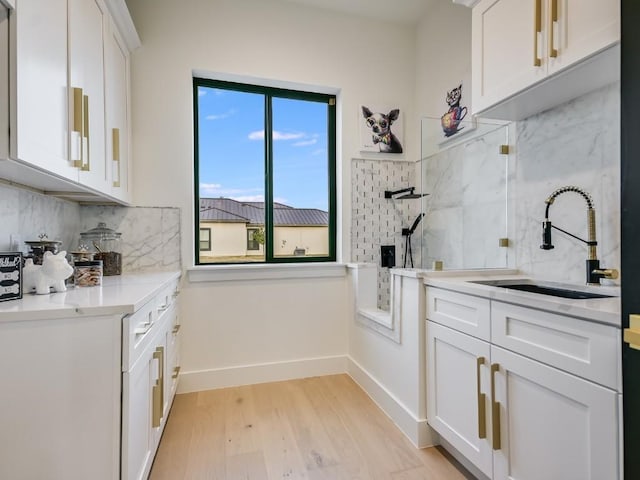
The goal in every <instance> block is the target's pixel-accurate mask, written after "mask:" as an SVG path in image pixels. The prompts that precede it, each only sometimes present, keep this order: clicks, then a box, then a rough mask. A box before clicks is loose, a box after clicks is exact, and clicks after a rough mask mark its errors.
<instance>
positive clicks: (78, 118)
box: [71, 87, 84, 168]
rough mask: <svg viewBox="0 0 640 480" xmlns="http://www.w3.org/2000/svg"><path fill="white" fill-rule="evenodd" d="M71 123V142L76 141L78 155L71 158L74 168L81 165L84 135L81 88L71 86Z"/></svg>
mask: <svg viewBox="0 0 640 480" xmlns="http://www.w3.org/2000/svg"><path fill="white" fill-rule="evenodd" d="M72 95H73V122H72V123H73V125H72V127H71V132H72V133H73V134H74V135H72V137H71V138H72V140H71V142H72V143H76V148H77V153H78V155H74V158H72V161H73V166H74V167H76V168H81V167H82V153H83V137H84V120H83V118H82V116H83V113H84V108H83V99H84V96H83V94H82V89H81V88H77V87H73V88H72Z"/></svg>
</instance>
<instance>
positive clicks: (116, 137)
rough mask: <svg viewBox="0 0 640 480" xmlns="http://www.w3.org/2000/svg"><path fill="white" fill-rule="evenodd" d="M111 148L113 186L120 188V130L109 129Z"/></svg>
mask: <svg viewBox="0 0 640 480" xmlns="http://www.w3.org/2000/svg"><path fill="white" fill-rule="evenodd" d="M111 148H112V150H113V174H114V175H113V178H114V180H113V186H114V187H119V186H120V129H119V128H112V129H111Z"/></svg>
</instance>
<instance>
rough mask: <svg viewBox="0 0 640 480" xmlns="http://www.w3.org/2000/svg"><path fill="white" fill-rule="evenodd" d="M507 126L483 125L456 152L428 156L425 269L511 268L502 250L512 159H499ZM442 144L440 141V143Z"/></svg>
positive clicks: (427, 122) (429, 127)
mask: <svg viewBox="0 0 640 480" xmlns="http://www.w3.org/2000/svg"><path fill="white" fill-rule="evenodd" d="M508 128H509V127H508V126H498V125H495V124H486V125H478V128H477V130H475V131H473V132H470V133H471V134H470V135H469V134H467V135H465V136H462V137H461V138H460V140H459V141H458V142H457V143H456V144H455V145H453V146H451V147H448V148H444V149H438V148H437V147H436V146H435V144H434V145H430V144H431V143H434V142H433V141H430V142H429V145H423V151H434V152H437V153H432V154H430V155H428V156H426V157H425V158H423V160H422V168H421V170H422V177H423V178H422V183H423V185H424V187H423V188H424V191H425V192H428V193H429V196H428V197H426V201H425V214H426V215H425V217H424V222H423V228H422V235H423V250H422V258H423V260H424V263H423V267H424V268H431V266H432V264H433V262H434V261H435V260H440V261H442V262H443V265H444V268H445V269H447V270H450V269H469V268H499V267H507V266H508V263H509V257H508V254H509V250H510V249H507V248H504V247H500V246H499V239H500V238H503V237H508V234H507V227H508V225H507V185H508V183H507V178H508V176H509V174H508V171H509V170H512V169H511V166H510V165H511V164H512V163H513V158H512V156H511V155H509V156H507V155H502V154H500V153H499V146H500V145H502V144H505V143H508V138H509V137H508V135H509V131H508ZM423 130H425V132H424V133H425V134H427V133H428V131H431V132H433V131H438V132H439V133H440V135H441V134H442V132H441V127H440V120H439V119H435V120H434V119H424V120H423ZM438 138H439V137H438Z"/></svg>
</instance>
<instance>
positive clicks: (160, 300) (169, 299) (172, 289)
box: [155, 280, 178, 313]
mask: <svg viewBox="0 0 640 480" xmlns="http://www.w3.org/2000/svg"><path fill="white" fill-rule="evenodd" d="M177 296H178V281H177V280H175V281H173V282H171V283H169V284H168V285H167V286H166V287H164V288H163V289H162V290H161V291H160V293H158V295H156V297H155V302H156V307H157V309H158V312H159V313H162V312H163V311H165V310H167V309H168V308H169V307H170V306H171V305H172V304H173V302H174V301H175V300H176V298H177Z"/></svg>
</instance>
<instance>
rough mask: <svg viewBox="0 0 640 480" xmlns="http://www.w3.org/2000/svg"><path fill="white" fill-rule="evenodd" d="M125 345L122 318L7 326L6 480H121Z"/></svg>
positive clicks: (2, 330) (0, 416) (2, 412)
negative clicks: (121, 391) (122, 341)
mask: <svg viewBox="0 0 640 480" xmlns="http://www.w3.org/2000/svg"><path fill="white" fill-rule="evenodd" d="M57 295H58V296H59V295H64V293H63V294H57ZM34 318H37V315H34ZM120 337H121V317H120V315H111V316H75V317H72V318H44V319H34V320H24V321H16V322H7V321H2V322H0V364H2V365H3V368H2V369H0V383H1V384H2V390H1V392H0V478H3V479H16V480H17V479H45V478H46V479H51V480H58V479H59V480H63V479H64V480H86V479H89V478H90V479H94V480H117V479H118V478H120V469H119V457H120V362H121V352H120V345H121V341H120Z"/></svg>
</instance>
